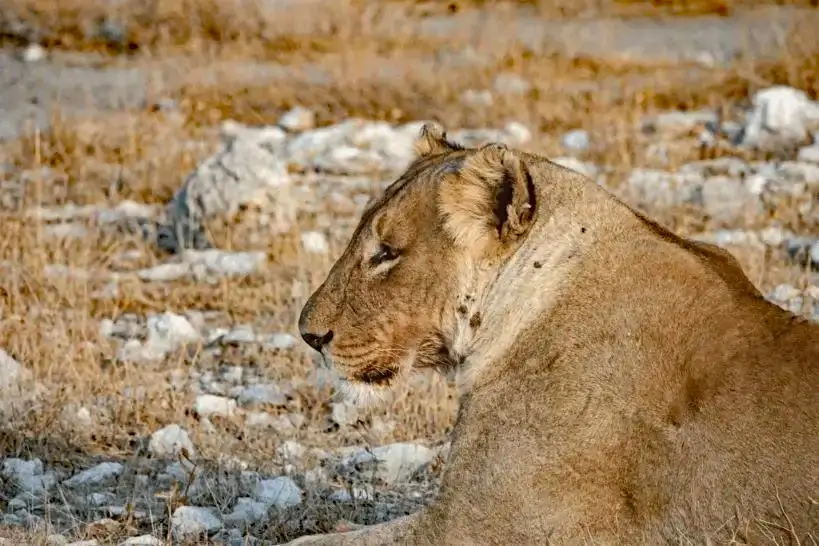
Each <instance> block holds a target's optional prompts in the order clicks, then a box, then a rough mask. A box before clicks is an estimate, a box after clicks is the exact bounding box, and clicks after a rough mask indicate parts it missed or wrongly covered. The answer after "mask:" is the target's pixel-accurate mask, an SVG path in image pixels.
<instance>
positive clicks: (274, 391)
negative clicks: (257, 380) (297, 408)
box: [238, 383, 287, 406]
mask: <svg viewBox="0 0 819 546" xmlns="http://www.w3.org/2000/svg"><path fill="white" fill-rule="evenodd" d="M238 402H239V404H241V405H249V404H270V405H273V406H283V405H285V404H286V403H287V394H286V392H284V391H283V390H282V389H281V388H280V387H279V386H278V385H274V384H272V383H265V384H258V385H250V386H249V387H244V388H243V389H242V390H241V391H240V392H239V396H238Z"/></svg>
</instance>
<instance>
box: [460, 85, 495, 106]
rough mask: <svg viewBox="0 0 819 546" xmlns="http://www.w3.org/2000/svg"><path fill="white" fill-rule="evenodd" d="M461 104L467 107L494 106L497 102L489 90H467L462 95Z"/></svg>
mask: <svg viewBox="0 0 819 546" xmlns="http://www.w3.org/2000/svg"><path fill="white" fill-rule="evenodd" d="M461 102H462V103H463V104H465V105H466V106H492V104H493V103H494V102H495V101H494V98H493V97H492V91H490V90H488V89H482V90H480V91H478V90H476V89H467V90H466V91H464V92H463V93H462V94H461Z"/></svg>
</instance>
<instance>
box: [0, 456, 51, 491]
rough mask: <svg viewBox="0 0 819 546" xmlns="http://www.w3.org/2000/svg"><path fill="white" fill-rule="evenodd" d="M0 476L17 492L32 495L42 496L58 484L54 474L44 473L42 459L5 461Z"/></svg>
mask: <svg viewBox="0 0 819 546" xmlns="http://www.w3.org/2000/svg"><path fill="white" fill-rule="evenodd" d="M0 475H2V476H3V477H4V478H6V479H7V480H9V481H10V482H11V484H12V487H14V488H15V490H16V491H19V492H22V493H29V494H31V495H40V494H42V493H43V492H45V491H48V490H49V489H50V488H51V487H53V486H54V485H55V484H56V483H57V479H56V478H55V476H54V474H53V473H48V474H45V473H43V463H42V461H40V459H32V460H30V461H26V460H25V459H14V458H8V459H6V460H4V461H3V466H2V470H0Z"/></svg>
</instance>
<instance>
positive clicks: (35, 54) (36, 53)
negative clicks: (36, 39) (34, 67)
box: [20, 44, 46, 63]
mask: <svg viewBox="0 0 819 546" xmlns="http://www.w3.org/2000/svg"><path fill="white" fill-rule="evenodd" d="M45 58H46V50H45V48H44V47H43V46H41V45H40V44H29V45H28V46H26V48H25V49H24V50H23V51H22V53H21V54H20V59H21V60H22V61H23V62H24V63H36V62H37V61H42V60H43V59H45Z"/></svg>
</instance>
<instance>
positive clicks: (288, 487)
mask: <svg viewBox="0 0 819 546" xmlns="http://www.w3.org/2000/svg"><path fill="white" fill-rule="evenodd" d="M253 496H254V498H255V499H256V500H257V501H258V502H262V503H265V504H266V505H268V506H275V507H276V508H286V507H288V506H296V505H298V504H301V500H302V491H301V488H299V486H298V485H296V482H294V481H293V480H292V479H290V478H288V477H287V476H281V477H278V478H274V479H272V480H260V481H259V482H258V483H257V484H256V489H255V491H254V494H253Z"/></svg>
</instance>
